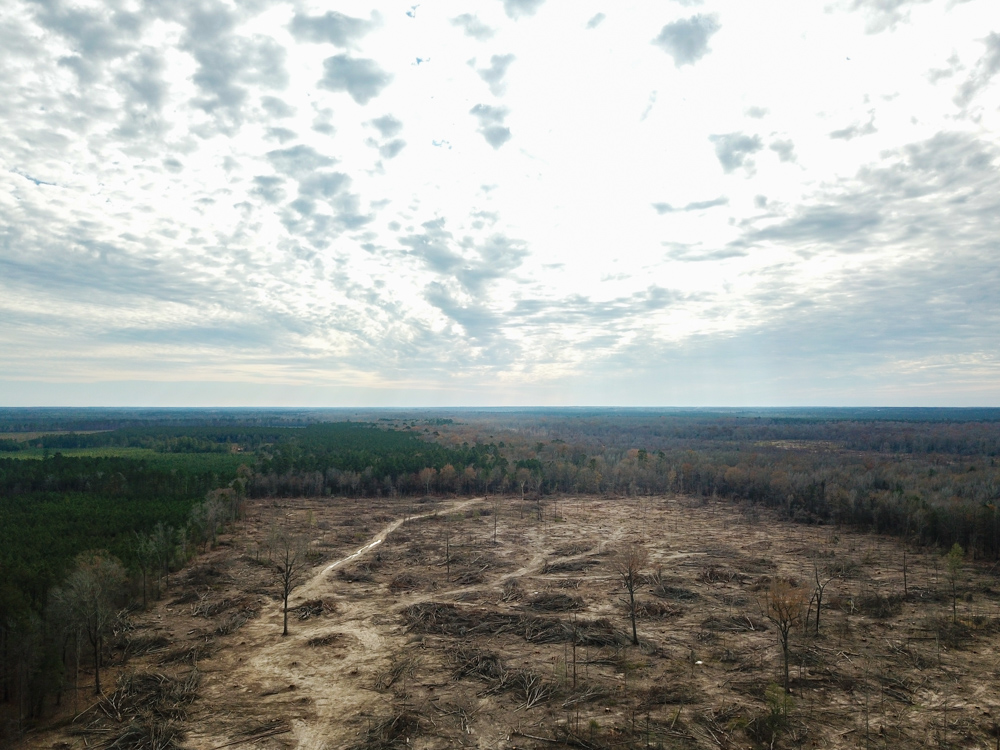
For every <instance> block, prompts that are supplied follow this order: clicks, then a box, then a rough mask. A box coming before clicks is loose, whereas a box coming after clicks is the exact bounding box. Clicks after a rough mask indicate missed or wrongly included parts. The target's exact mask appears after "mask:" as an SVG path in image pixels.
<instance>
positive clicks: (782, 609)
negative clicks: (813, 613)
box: [760, 578, 805, 694]
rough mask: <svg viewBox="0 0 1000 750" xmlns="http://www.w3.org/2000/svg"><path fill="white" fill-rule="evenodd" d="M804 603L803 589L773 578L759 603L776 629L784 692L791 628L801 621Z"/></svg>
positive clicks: (786, 691) (786, 690) (786, 688)
mask: <svg viewBox="0 0 1000 750" xmlns="http://www.w3.org/2000/svg"><path fill="white" fill-rule="evenodd" d="M804 605H805V590H804V589H802V588H797V587H795V586H793V585H792V584H791V582H790V581H788V580H786V579H783V578H775V579H774V580H773V581H772V582H771V587H770V588H769V589H768V590H767V593H766V594H765V597H764V601H763V602H762V603H760V608H761V612H763V614H764V616H765V617H766V618H767V619H768V620H770V621H771V622H772V623H774V626H775V628H777V630H778V642H779V643H780V644H781V654H782V656H783V657H784V665H785V693H786V694H788V693H789V692H791V691H790V690H789V688H788V645H789V638H790V637H791V631H792V628H793V627H795V626H796V625H798V624H799V623H801V622H802V608H803V606H804Z"/></svg>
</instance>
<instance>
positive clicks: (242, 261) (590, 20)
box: [0, 0, 1000, 405]
mask: <svg viewBox="0 0 1000 750" xmlns="http://www.w3.org/2000/svg"><path fill="white" fill-rule="evenodd" d="M991 11H992V7H991V3H989V2H985V1H982V2H977V0H971V1H969V2H965V3H958V4H955V3H951V2H916V1H914V2H900V3H893V4H892V7H888V6H886V5H885V4H882V3H876V2H866V1H865V0H853V1H852V2H846V1H845V2H841V3H839V4H832V5H830V6H829V7H826V8H824V7H820V6H815V5H813V4H809V3H795V4H788V3H753V4H750V3H745V2H737V1H736V0H728V1H727V0H719V2H710V1H706V2H705V3H704V4H701V5H695V6H691V5H690V4H680V3H641V4H633V5H630V6H628V7H618V6H614V7H611V6H606V5H603V4H601V3H598V2H589V1H588V2H580V3H574V4H572V5H569V6H567V5H564V4H557V3H554V2H537V1H532V2H527V0H520V2H518V1H517V0H507V2H501V1H500V0H496V1H495V2H491V3H483V4H480V5H478V6H477V7H476V9H475V14H472V13H470V12H469V9H468V7H467V6H463V5H462V4H459V3H444V2H443V3H435V4H433V5H427V6H424V5H418V6H416V7H415V8H414V7H413V6H412V4H407V3H388V4H387V3H380V4H378V6H377V9H376V8H375V7H373V6H372V5H369V4H364V3H345V4H341V5H338V11H336V12H334V11H329V10H328V8H327V7H326V6H323V5H319V4H317V5H309V4H307V3H298V4H296V3H290V2H263V3H258V4H256V5H255V6H254V8H253V9H252V10H247V9H240V8H237V7H236V6H233V5H229V4H226V3H224V2H222V1H221V0H206V1H205V2H197V3H194V2H193V3H190V4H187V3H171V4H169V6H163V5H162V4H156V3H148V4H145V3H131V4H122V5H120V6H112V5H107V4H104V3H100V4H93V5H86V4H78V3H73V2H61V1H59V0H50V1H49V2H45V3H20V2H17V3H15V4H14V5H13V6H12V7H11V9H10V11H9V12H8V13H7V14H6V16H5V18H4V19H3V21H2V23H0V65H2V67H3V70H4V71H5V75H4V76H3V80H2V81H0V101H2V102H3V104H0V122H2V124H3V128H2V130H0V162H2V166H3V171H2V172H0V315H2V316H3V320H4V324H3V326H2V327H0V352H2V353H0V402H2V403H10V404H18V403H64V402H66V401H65V399H66V398H71V399H76V400H77V402H86V403H154V404H155V403H233V404H239V403H255V404H260V403H274V404H293V403H309V404H331V405H336V404H338V403H368V404H382V403H385V404H390V403H398V404H435V403H447V404H460V403H468V404H483V403H636V404H695V403H713V404H725V403H753V404H768V403H832V404H839V403H917V404H921V403H931V404H949V403H954V404H964V403H979V404H983V403H1000V386H998V385H997V384H998V383H1000V369H998V362H997V359H996V356H995V355H994V354H993V353H994V352H995V351H997V344H998V343H1000V342H998V336H997V333H996V331H997V330H1000V329H998V327H997V324H998V323H1000V320H998V318H1000V315H998V312H1000V301H998V297H1000V295H996V294H995V289H996V288H997V282H1000V267H998V264H997V260H996V239H995V238H996V237H997V236H998V235H997V229H998V228H1000V227H998V226H997V224H998V223H1000V219H998V217H1000V210H998V209H1000V206H998V203H1000V178H998V173H997V164H998V161H997V157H998V149H1000V138H998V127H997V126H998V111H1000V86H998V84H997V81H1000V75H998V73H1000V35H998V34H996V33H994V32H993V29H992V28H991V27H990V23H993V16H992V13H991ZM115 383H118V385H117V386H116V385H115ZM143 383H147V384H150V383H159V384H160V385H156V386H155V387H154V386H151V385H145V386H144V385H142V384H143ZM183 383H187V384H188V385H180V384H183ZM213 384H215V385H213ZM62 394H72V395H70V396H64V395H62ZM150 399H152V400H150ZM296 399H299V400H298V401H297V400H296Z"/></svg>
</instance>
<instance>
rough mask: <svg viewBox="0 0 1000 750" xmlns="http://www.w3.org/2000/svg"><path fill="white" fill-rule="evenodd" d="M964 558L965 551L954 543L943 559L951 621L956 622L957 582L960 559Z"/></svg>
mask: <svg viewBox="0 0 1000 750" xmlns="http://www.w3.org/2000/svg"><path fill="white" fill-rule="evenodd" d="M964 557H965V550H964V549H962V545H961V544H959V543H958V542H955V543H954V544H953V545H952V547H951V549H950V550H949V551H948V555H947V557H946V558H945V567H946V568H947V571H948V583H949V585H950V586H951V621H952V623H957V622H958V580H959V578H960V577H961V575H962V559H963V558H964Z"/></svg>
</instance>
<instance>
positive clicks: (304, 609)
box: [288, 599, 337, 620]
mask: <svg viewBox="0 0 1000 750" xmlns="http://www.w3.org/2000/svg"><path fill="white" fill-rule="evenodd" d="M288 611H289V612H294V613H295V616H296V617H298V618H299V619H300V620H308V619H309V618H310V617H322V616H323V615H329V614H332V613H334V612H336V611H337V605H336V604H334V603H333V602H327V601H324V600H323V599H310V600H309V601H307V602H302V604H300V605H298V606H297V607H292V608H291V609H289V610H288Z"/></svg>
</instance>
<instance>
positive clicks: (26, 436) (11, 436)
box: [0, 430, 111, 443]
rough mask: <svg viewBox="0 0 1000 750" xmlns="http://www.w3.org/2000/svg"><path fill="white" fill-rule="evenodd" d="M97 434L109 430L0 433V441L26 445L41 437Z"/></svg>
mask: <svg viewBox="0 0 1000 750" xmlns="http://www.w3.org/2000/svg"><path fill="white" fill-rule="evenodd" d="M99 432H111V430H44V431H42V432H0V440H16V441H17V442H19V443H26V442H28V441H29V440H37V439H38V438H40V437H42V436H43V435H69V434H74V435H96V434H97V433H99Z"/></svg>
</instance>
